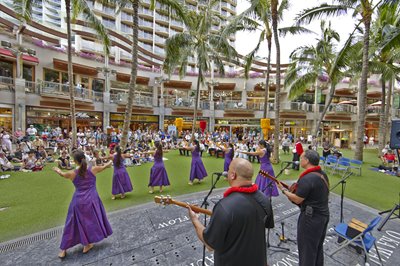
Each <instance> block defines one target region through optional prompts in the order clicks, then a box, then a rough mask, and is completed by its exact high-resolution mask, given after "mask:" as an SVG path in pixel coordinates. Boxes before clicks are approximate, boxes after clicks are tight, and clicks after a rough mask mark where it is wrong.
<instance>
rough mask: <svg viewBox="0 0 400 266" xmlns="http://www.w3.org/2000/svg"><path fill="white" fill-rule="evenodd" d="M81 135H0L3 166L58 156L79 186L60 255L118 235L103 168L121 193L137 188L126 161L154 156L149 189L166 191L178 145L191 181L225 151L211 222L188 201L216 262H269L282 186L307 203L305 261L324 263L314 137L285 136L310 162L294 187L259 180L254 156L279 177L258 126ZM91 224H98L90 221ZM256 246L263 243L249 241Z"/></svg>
mask: <svg viewBox="0 0 400 266" xmlns="http://www.w3.org/2000/svg"><path fill="white" fill-rule="evenodd" d="M77 137H78V139H77V143H76V145H72V143H71V138H70V135H69V133H68V132H67V131H66V130H61V128H54V129H51V128H45V129H44V130H43V131H42V132H39V131H38V130H37V129H36V128H35V127H34V126H33V125H31V126H29V127H28V128H27V130H26V131H25V132H22V131H21V130H20V129H18V130H17V131H16V132H15V133H14V134H13V135H10V133H9V132H8V131H7V130H3V131H2V138H1V139H2V151H1V152H0V164H1V167H2V169H3V170H5V171H6V170H15V171H19V170H25V171H40V170H41V169H43V167H45V165H46V164H47V163H49V162H53V161H54V160H55V161H56V165H57V167H54V168H53V170H54V171H55V172H56V173H57V174H59V175H60V176H62V177H64V178H66V179H69V180H71V181H72V182H73V184H74V186H75V193H74V196H73V198H72V200H71V203H70V207H69V209H68V214H67V219H66V223H65V227H64V233H63V237H62V241H61V245H60V249H61V251H60V253H59V255H58V256H59V257H60V258H64V257H65V256H66V255H67V249H68V248H70V247H73V246H75V245H77V244H79V243H80V244H82V245H83V253H87V252H89V250H91V249H92V247H93V243H96V242H99V241H101V240H102V239H104V238H106V237H108V236H109V235H111V234H112V228H111V226H110V224H109V222H108V220H107V215H106V212H105V210H104V207H103V204H102V202H101V199H100V197H99V196H98V193H97V191H96V174H97V173H100V172H101V171H103V170H104V169H105V168H107V167H111V166H112V165H113V169H114V171H113V179H112V186H111V188H110V190H111V198H112V199H113V200H115V199H116V197H117V196H119V198H121V199H123V198H125V194H126V193H128V192H131V191H132V189H133V184H132V182H131V178H130V176H129V174H128V171H127V169H126V167H127V166H131V165H140V164H141V163H144V162H154V164H153V167H152V168H151V170H150V174H149V183H148V187H149V193H154V192H155V191H154V188H155V187H159V191H160V192H162V191H163V187H165V186H169V185H170V181H169V178H168V173H167V171H166V168H165V165H164V162H163V154H164V153H165V152H168V151H169V150H170V149H180V150H184V151H188V152H190V153H191V157H192V160H191V168H190V173H188V176H189V178H188V179H189V180H188V182H189V185H193V184H195V181H197V182H198V183H200V182H202V180H203V179H204V178H206V177H207V175H208V173H207V170H206V168H205V166H204V164H203V162H202V153H203V152H205V153H208V154H210V155H214V154H218V153H219V152H221V153H222V154H223V155H224V164H223V168H222V164H221V168H222V169H223V170H224V171H226V172H227V173H226V179H227V181H228V183H229V185H230V188H229V189H228V190H227V191H226V192H225V193H224V199H223V200H221V201H220V202H219V203H218V204H217V205H216V206H215V207H214V213H213V215H212V216H211V222H210V223H209V225H208V226H207V227H204V226H202V225H201V223H199V221H198V218H197V215H196V214H195V213H194V212H193V211H192V210H190V207H189V215H190V217H191V219H192V222H193V224H194V226H195V228H196V232H197V235H198V236H199V238H200V240H201V241H203V242H204V244H205V245H206V246H207V247H209V249H210V250H214V251H215V261H216V262H218V263H216V265H227V264H229V265H242V264H240V262H244V263H245V262H246V263H248V262H254V264H252V265H265V263H266V253H265V250H266V249H265V228H266V227H267V228H271V227H273V213H272V206H271V201H269V200H268V198H271V197H276V196H278V195H279V189H280V190H282V193H283V194H284V195H285V196H287V197H288V198H289V200H290V201H292V202H294V203H296V204H298V205H299V206H300V209H301V214H300V216H299V223H298V224H299V229H298V237H297V240H298V247H299V257H300V265H322V264H323V253H322V244H323V239H324V236H325V233H326V225H327V222H328V221H329V209H328V205H327V194H328V192H329V181H328V178H327V176H326V174H325V173H324V172H322V171H321V168H320V167H319V166H318V165H319V154H318V153H317V152H316V151H315V149H316V146H317V145H316V143H314V142H311V145H310V146H309V147H308V149H306V150H305V151H304V149H303V143H302V139H301V138H297V139H294V138H293V137H292V136H290V135H286V134H284V135H283V136H282V138H281V145H282V150H283V152H284V153H289V152H290V149H291V148H293V150H292V153H293V162H295V163H293V168H294V169H297V170H299V168H300V167H302V168H304V169H305V171H304V172H303V173H301V175H300V177H299V180H298V182H297V183H296V189H293V190H290V191H289V190H287V189H286V188H283V186H282V185H281V184H280V183H279V181H273V180H272V179H270V178H266V177H265V175H263V174H258V175H257V177H256V179H255V182H254V184H253V182H252V177H253V173H254V169H253V165H252V164H251V163H250V162H255V161H256V160H257V161H258V162H259V163H260V170H262V171H263V172H265V173H267V174H268V175H270V176H272V177H274V176H275V173H274V170H273V167H272V164H271V161H270V158H271V154H272V150H273V147H272V143H273V140H272V139H271V140H269V141H266V140H263V139H262V138H261V136H260V133H258V132H256V131H250V132H247V133H240V134H233V135H230V134H229V132H227V131H224V130H220V131H215V132H207V131H205V132H201V131H196V132H194V133H193V134H192V132H190V131H185V132H180V133H179V135H178V136H175V135H169V134H168V133H164V132H162V131H151V130H146V131H142V130H136V131H132V132H129V138H128V140H129V141H128V144H127V146H126V147H120V146H119V140H120V139H121V132H120V131H118V130H112V131H111V133H110V134H105V133H104V132H103V131H102V130H101V129H96V130H91V129H79V132H78V134H77ZM303 141H304V140H303ZM13 142H14V143H15V145H13ZM13 146H15V149H13ZM322 146H323V152H324V155H326V154H328V153H331V152H332V150H331V148H332V147H331V146H330V145H329V143H327V142H324V143H323V145H322ZM185 154H186V153H185ZM71 159H73V160H71ZM17 164H20V166H18V165H17ZM73 165H74V167H73ZM74 168H75V169H74ZM88 200H89V201H90V202H87V201H88ZM80 202H85V204H80ZM254 214H256V215H254ZM233 221H234V222H233ZM78 224H79V226H78ZM93 224H95V225H96V226H90V225H93ZM250 225H251V226H250ZM300 229H301V230H300ZM317 229H318V230H317ZM307 232H309V233H311V232H313V234H308V233H307ZM239 238H240V241H237V239H239ZM254 241H255V242H256V243H255V242H254ZM253 245H256V246H257V247H258V248H249V247H251V246H253ZM246 247H247V248H246ZM238 263H239V264H238Z"/></svg>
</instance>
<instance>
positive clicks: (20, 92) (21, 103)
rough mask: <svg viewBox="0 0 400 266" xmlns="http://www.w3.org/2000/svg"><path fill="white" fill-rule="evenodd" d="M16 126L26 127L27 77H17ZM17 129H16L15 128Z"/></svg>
mask: <svg viewBox="0 0 400 266" xmlns="http://www.w3.org/2000/svg"><path fill="white" fill-rule="evenodd" d="M14 112H15V113H14V126H15V128H19V127H20V128H22V129H23V130H24V129H25V128H26V94H25V79H19V78H17V79H15V107H14ZM14 130H15V129H14Z"/></svg>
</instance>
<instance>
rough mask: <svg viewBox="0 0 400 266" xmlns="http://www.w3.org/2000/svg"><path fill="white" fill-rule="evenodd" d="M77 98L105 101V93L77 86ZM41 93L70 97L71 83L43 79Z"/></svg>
mask: <svg viewBox="0 0 400 266" xmlns="http://www.w3.org/2000/svg"><path fill="white" fill-rule="evenodd" d="M74 89H75V98H76V99H81V100H92V101H95V102H102V101H103V93H102V92H95V91H92V90H88V89H85V88H78V87H75V88H74ZM40 94H42V95H43V94H46V95H50V96H54V97H59V96H63V97H70V95H69V85H67V84H60V83H56V82H50V81H43V83H42V84H41V88H40Z"/></svg>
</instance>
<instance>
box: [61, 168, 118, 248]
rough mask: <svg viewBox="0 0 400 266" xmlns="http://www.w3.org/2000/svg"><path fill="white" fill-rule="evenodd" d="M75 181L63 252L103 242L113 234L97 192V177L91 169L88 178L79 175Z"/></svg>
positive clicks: (62, 245) (87, 173)
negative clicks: (74, 247) (80, 245)
mask: <svg viewBox="0 0 400 266" xmlns="http://www.w3.org/2000/svg"><path fill="white" fill-rule="evenodd" d="M75 173H76V177H75V179H74V181H73V183H74V186H75V193H74V196H73V197H72V200H71V203H70V204H69V208H68V215H67V219H66V221H65V226H64V232H63V236H62V240H61V245H60V248H61V249H62V250H65V249H68V248H70V247H73V246H75V245H77V244H79V243H80V244H82V245H84V246H86V245H88V244H90V243H95V242H99V241H101V240H103V239H104V238H106V237H108V236H109V235H111V234H112V229H111V226H110V223H109V222H108V220H107V215H106V211H105V209H104V206H103V203H102V202H101V199H100V197H99V194H98V193H97V190H96V176H95V175H94V174H93V173H92V171H91V168H89V169H88V170H87V171H86V177H81V176H79V175H78V170H76V171H75Z"/></svg>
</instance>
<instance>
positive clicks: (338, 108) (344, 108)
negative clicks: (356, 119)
mask: <svg viewBox="0 0 400 266" xmlns="http://www.w3.org/2000/svg"><path fill="white" fill-rule="evenodd" d="M328 112H334V113H351V114H355V113H356V112H357V110H356V108H355V107H354V106H352V105H347V104H331V105H330V106H329V109H328Z"/></svg>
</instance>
